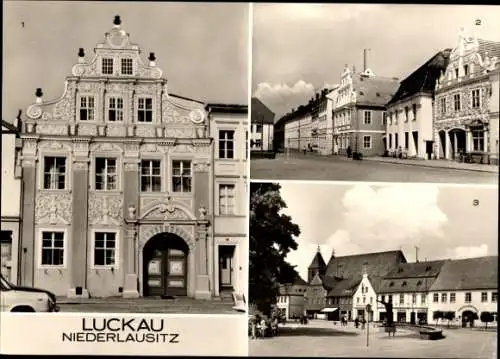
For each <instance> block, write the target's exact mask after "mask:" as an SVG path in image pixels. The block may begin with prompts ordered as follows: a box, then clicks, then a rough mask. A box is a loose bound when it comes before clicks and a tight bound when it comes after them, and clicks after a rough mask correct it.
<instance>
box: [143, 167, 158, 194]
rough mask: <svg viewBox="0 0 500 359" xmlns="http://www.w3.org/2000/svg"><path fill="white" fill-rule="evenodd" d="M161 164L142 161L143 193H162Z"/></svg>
mask: <svg viewBox="0 0 500 359" xmlns="http://www.w3.org/2000/svg"><path fill="white" fill-rule="evenodd" d="M160 169H161V162H160V161H159V160H142V161H141V191H142V192H160V191H161V174H160V173H161V171H160Z"/></svg>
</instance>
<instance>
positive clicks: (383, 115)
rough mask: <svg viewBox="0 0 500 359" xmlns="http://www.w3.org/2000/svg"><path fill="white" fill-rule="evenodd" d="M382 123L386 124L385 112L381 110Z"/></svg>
mask: <svg viewBox="0 0 500 359" xmlns="http://www.w3.org/2000/svg"><path fill="white" fill-rule="evenodd" d="M382 125H384V126H385V125H387V112H385V111H384V112H382Z"/></svg>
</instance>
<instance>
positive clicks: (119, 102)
mask: <svg viewBox="0 0 500 359" xmlns="http://www.w3.org/2000/svg"><path fill="white" fill-rule="evenodd" d="M108 121H112V122H115V121H119V122H121V121H123V99H122V98H120V97H110V98H109V99H108Z"/></svg>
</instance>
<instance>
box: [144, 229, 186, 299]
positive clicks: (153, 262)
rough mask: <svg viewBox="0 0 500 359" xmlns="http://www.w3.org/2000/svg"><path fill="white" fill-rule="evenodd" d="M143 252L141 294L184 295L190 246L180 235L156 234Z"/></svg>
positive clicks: (160, 295)
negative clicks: (142, 286)
mask: <svg viewBox="0 0 500 359" xmlns="http://www.w3.org/2000/svg"><path fill="white" fill-rule="evenodd" d="M143 253H144V254H143V255H144V258H143V266H144V267H143V283H144V284H143V285H144V288H143V293H144V296H153V297H155V296H156V297H158V296H159V297H173V296H186V295H187V281H188V266H187V257H188V253H189V248H188V246H187V244H186V242H184V240H183V239H182V238H181V237H179V236H177V235H175V234H171V233H161V234H157V235H155V236H154V237H152V238H151V239H150V240H149V241H148V242H147V243H146V245H145V247H144V252H143Z"/></svg>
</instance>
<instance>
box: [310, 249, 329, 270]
mask: <svg viewBox="0 0 500 359" xmlns="http://www.w3.org/2000/svg"><path fill="white" fill-rule="evenodd" d="M307 268H308V269H317V268H319V269H323V268H326V263H325V260H324V259H323V256H322V255H321V252H320V251H317V252H316V254H315V255H314V258H313V260H312V262H311V264H310V265H309V267H307Z"/></svg>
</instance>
